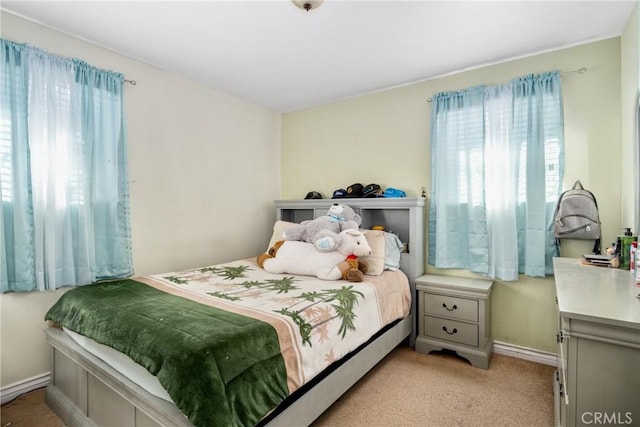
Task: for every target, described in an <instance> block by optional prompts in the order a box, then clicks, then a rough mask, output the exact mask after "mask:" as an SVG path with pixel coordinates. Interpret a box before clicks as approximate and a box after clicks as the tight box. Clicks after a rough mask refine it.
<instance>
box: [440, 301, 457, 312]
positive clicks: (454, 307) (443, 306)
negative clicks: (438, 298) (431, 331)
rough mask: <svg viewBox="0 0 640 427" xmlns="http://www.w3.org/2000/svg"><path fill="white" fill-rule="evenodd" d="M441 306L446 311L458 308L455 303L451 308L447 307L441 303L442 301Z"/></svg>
mask: <svg viewBox="0 0 640 427" xmlns="http://www.w3.org/2000/svg"><path fill="white" fill-rule="evenodd" d="M442 308H444V309H445V310H447V311H453V310H457V309H458V306H457V305H455V304H453V307H452V308H449V307H447V304H446V303H444V302H443V303H442Z"/></svg>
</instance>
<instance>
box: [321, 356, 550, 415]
mask: <svg viewBox="0 0 640 427" xmlns="http://www.w3.org/2000/svg"><path fill="white" fill-rule="evenodd" d="M554 370H555V368H554V367H551V366H547V365H541V364H538V363H534V362H529V361H526V360H522V359H516V358H513V357H508V356H503V355H499V354H494V355H493V358H492V360H491V364H490V366H489V369H488V370H484V369H479V368H474V367H473V366H471V365H470V364H469V363H468V362H467V361H466V360H464V359H462V358H459V357H458V356H456V355H455V354H453V353H449V352H432V353H430V354H428V355H426V354H420V353H416V352H415V351H413V350H412V349H410V348H408V347H400V348H398V349H396V350H395V351H394V352H392V353H391V354H390V355H389V356H388V357H386V358H385V359H384V360H383V361H382V362H380V363H379V364H378V365H377V366H376V367H375V368H374V369H373V370H372V371H371V372H369V374H367V376H366V377H364V378H363V379H362V380H360V381H359V382H358V383H357V384H356V385H354V386H353V387H352V388H351V389H350V390H349V392H348V393H346V394H345V395H344V396H342V397H341V398H340V399H339V400H338V401H337V402H336V403H334V404H333V406H332V407H331V408H330V409H329V410H328V411H327V412H325V413H324V414H323V415H322V416H320V418H318V419H317V420H316V422H315V423H314V427H332V426H340V427H356V426H402V427H410V426H421V427H428V426H438V427H448V426H487V427H489V426H491V427H493V426H509V427H516V426H523V427H537V426H539V427H546V426H552V425H553V423H554V418H553V381H552V375H553V372H554Z"/></svg>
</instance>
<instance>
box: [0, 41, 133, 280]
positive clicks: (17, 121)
mask: <svg viewBox="0 0 640 427" xmlns="http://www.w3.org/2000/svg"><path fill="white" fill-rule="evenodd" d="M0 42H1V48H2V63H1V67H2V69H1V71H2V74H1V76H0V80H1V82H2V91H3V97H2V127H3V132H2V135H1V139H0V144H1V145H0V147H1V148H2V151H1V157H0V168H1V169H0V171H1V174H0V184H1V188H2V205H3V209H2V229H1V230H2V235H1V236H0V248H1V250H2V252H1V253H0V255H1V256H2V258H1V259H0V270H2V272H3V273H2V275H1V276H0V280H1V283H0V284H1V286H2V292H8V291H31V290H35V289H38V290H45V289H56V288H58V287H61V286H67V285H80V284H86V283H90V282H94V281H96V280H100V279H104V278H114V277H126V276H129V275H131V274H132V273H133V264H132V256H131V229H130V218H129V215H130V213H129V192H128V178H127V158H126V141H125V132H124V129H125V123H124V109H123V83H124V78H123V76H122V75H121V74H118V73H114V72H109V71H104V70H99V69H96V68H95V67H92V66H90V65H88V64H86V63H85V62H82V61H79V60H74V59H68V58H61V57H58V56H55V55H51V54H49V53H47V52H44V51H42V50H40V49H36V48H33V47H30V46H27V45H24V44H16V43H13V42H11V41H7V40H3V39H0ZM5 94H7V95H8V96H5Z"/></svg>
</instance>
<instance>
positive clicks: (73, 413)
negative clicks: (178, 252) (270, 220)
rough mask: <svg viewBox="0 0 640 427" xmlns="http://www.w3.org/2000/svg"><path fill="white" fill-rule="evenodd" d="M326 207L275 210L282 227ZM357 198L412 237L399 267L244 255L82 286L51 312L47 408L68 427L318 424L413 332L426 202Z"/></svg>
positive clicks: (369, 215)
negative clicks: (292, 263)
mask: <svg viewBox="0 0 640 427" xmlns="http://www.w3.org/2000/svg"><path fill="white" fill-rule="evenodd" d="M309 202H311V203H309ZM319 202H321V201H315V200H314V201H306V202H296V203H295V204H294V205H287V203H288V202H287V203H280V204H278V203H276V205H277V215H278V219H279V220H280V221H278V222H277V223H276V226H277V225H278V224H282V223H283V222H289V221H282V220H283V219H291V218H290V216H291V215H293V216H296V215H298V216H299V215H300V214H302V215H306V213H305V212H309V211H308V209H309V207H311V212H313V213H312V215H317V214H320V213H321V212H322V206H323V204H322V203H319ZM372 202H378V203H373V204H371V203H372ZM323 203H328V201H323ZM345 203H346V202H345ZM347 204H349V205H350V206H352V207H354V209H358V211H359V212H360V214H361V215H362V217H363V227H368V226H371V225H372V221H373V222H375V223H376V225H379V223H380V222H381V221H382V220H383V219H386V220H388V221H389V222H390V224H387V226H389V228H395V229H397V230H401V232H400V233H398V234H400V238H401V240H402V241H404V242H408V240H409V237H410V236H411V237H412V238H413V241H412V242H411V247H412V248H414V249H415V250H413V251H411V252H410V251H406V250H405V251H404V253H403V254H402V256H401V260H400V262H399V267H400V268H399V269H397V270H396V271H388V270H387V271H384V272H381V273H380V274H379V275H376V274H374V275H367V276H365V281H364V282H362V283H350V282H346V281H333V282H327V281H322V280H318V279H316V278H313V277H307V276H304V277H303V276H294V275H286V274H285V275H274V274H270V273H267V272H265V271H264V270H262V269H261V268H260V267H258V265H257V264H256V262H255V259H245V260H237V261H232V262H229V263H224V264H220V265H214V266H205V267H200V268H195V269H189V270H185V271H179V272H169V273H163V274H157V275H149V276H143V277H137V278H134V279H130V280H122V281H114V282H110V283H100V284H95V285H88V286H83V287H78V288H76V289H74V290H72V291H69V292H67V293H66V294H65V295H64V296H63V297H62V298H61V300H60V301H59V302H58V303H57V304H56V305H54V307H53V308H52V310H50V312H49V313H48V314H47V318H48V319H49V321H50V322H51V324H52V326H53V327H50V328H47V329H46V334H47V340H48V342H49V343H50V344H51V346H52V383H51V384H50V385H49V386H48V387H47V392H46V400H47V403H48V404H49V405H50V406H51V407H52V409H53V410H54V411H55V412H56V413H57V414H58V415H59V416H60V417H61V418H62V420H63V421H64V422H65V423H66V424H67V425H70V426H74V425H105V426H109V425H119V426H137V427H140V426H150V425H155V426H172V425H175V426H191V425H286V426H291V425H296V426H298V425H309V424H311V423H312V422H313V420H314V419H315V418H317V417H318V416H319V415H320V414H321V413H322V412H323V411H324V410H325V409H326V408H328V407H329V406H330V405H331V404H332V403H333V402H334V401H335V400H336V399H337V398H338V397H339V396H340V395H342V394H343V393H344V392H345V391H346V390H348V388H349V387H350V386H351V385H353V384H354V383H355V382H357V381H358V379H360V378H361V377H362V376H363V375H364V374H366V372H368V371H369V370H370V369H371V368H372V367H373V366H375V364H376V363H377V362H378V361H380V360H381V359H382V358H383V357H384V356H385V355H386V354H388V353H389V352H390V351H392V350H393V349H394V348H395V347H396V346H397V345H399V344H401V343H403V342H407V343H411V342H412V337H414V335H415V332H414V330H415V319H414V316H413V312H414V311H415V310H414V307H415V301H414V295H415V289H414V286H413V281H414V280H415V275H416V271H419V268H418V270H416V265H415V264H416V263H418V264H421V263H423V262H424V261H423V260H424V257H423V252H422V250H419V249H421V248H422V247H423V243H422V240H421V238H420V237H416V235H417V236H422V235H423V233H421V232H420V231H421V230H422V224H423V222H424V218H423V216H422V214H421V212H422V211H423V209H424V200H423V199H411V200H402V201H386V200H375V199H374V200H373V201H365V200H358V201H356V200H353V201H350V203H347ZM413 209H416V210H417V212H419V213H420V214H418V215H416V212H415V211H413ZM385 213H386V215H385ZM276 226H274V236H277V235H278V233H280V232H281V230H279V229H277V228H278V227H276ZM416 232H418V233H416ZM407 233H408V234H407ZM403 234H405V235H404V236H403ZM403 237H404V238H403ZM272 239H273V238H272ZM372 246H373V245H372ZM387 251H388V249H387ZM374 252H375V251H374ZM409 254H411V255H409ZM378 255H379V254H378ZM382 256H383V257H384V255H382ZM387 258H388V253H387ZM392 270H394V269H393V268H392ZM159 307H161V308H159ZM113 313H116V315H115V316H114V315H113ZM109 316H111V317H109ZM178 316H180V317H178ZM209 322H210V323H209ZM204 325H206V326H204ZM215 325H218V326H217V329H215V328H214V326H215ZM214 338H215V339H214ZM209 340H210V341H209ZM100 343H104V344H109V345H108V346H105V345H104V344H100ZM220 343H222V344H220ZM249 344H252V345H253V344H255V345H254V346H252V347H251V346H249ZM186 348H189V349H190V350H189V352H187V351H186V350H185V349H186ZM116 350H119V351H116ZM161 350H162V351H161ZM123 353H124V354H127V355H128V356H129V357H125V356H123ZM160 353H162V354H160ZM211 356H213V359H209V357H211ZM132 359H135V361H137V362H138V363H137V364H136V363H133V360H132ZM141 365H144V368H141ZM204 366H209V368H207V369H205V368H203V367H204ZM211 372H213V374H211ZM152 373H153V375H152ZM187 415H188V416H187Z"/></svg>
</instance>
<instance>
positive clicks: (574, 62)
mask: <svg viewBox="0 0 640 427" xmlns="http://www.w3.org/2000/svg"><path fill="white" fill-rule="evenodd" d="M620 43H621V42H620V38H618V37H617V38H612V39H608V40H603V41H599V42H596V43H591V44H587V45H582V46H577V47H573V48H569V49H564V50H559V51H554V52H550V53H545V54H542V55H536V56H531V57H528V58H523V59H519V60H515V61H510V62H506V63H502V64H498V65H493V66H488V67H484V68H480V69H476V70H472V71H467V72H463V73H459V74H455V75H451V76H447V77H442V78H438V79H434V80H429V81H425V82H421V83H416V84H412V85H409V86H405V87H401V88H396V89H391V90H388V91H384V92H379V93H375V94H371V95H367V96H362V97H358V98H353V99H348V100H344V101H341V102H336V103H333V104H328V105H324V106H319V107H316V108H312V109H308V110H304V111H298V112H294V113H290V114H286V115H284V116H283V118H282V153H283V155H282V196H283V198H300V197H303V196H304V194H306V192H307V191H309V190H312V189H313V190H318V191H321V192H323V193H325V194H327V195H330V194H331V193H332V191H333V190H334V189H336V188H339V187H345V186H347V185H349V184H351V183H354V182H361V183H362V184H365V185H366V184H368V183H371V182H375V183H378V184H380V185H382V186H384V187H388V186H391V187H398V188H401V189H404V190H405V191H406V192H407V194H408V195H409V196H418V195H419V194H420V188H421V187H422V186H424V187H426V188H427V194H428V193H429V185H430V172H429V171H430V158H429V132H430V126H429V121H430V104H429V103H428V102H427V99H428V98H430V97H431V96H432V94H434V93H437V92H440V91H447V90H456V89H464V88H467V87H470V86H474V85H478V84H492V83H501V82H506V81H508V80H509V79H511V78H513V77H517V76H521V75H525V74H529V73H537V72H542V71H547V70H551V69H559V70H561V71H571V70H577V69H579V68H582V67H586V68H587V69H588V71H587V72H586V73H584V74H578V75H572V76H567V77H564V78H563V80H562V84H563V93H564V108H565V173H564V182H563V184H564V187H565V188H568V187H569V186H571V185H572V184H573V182H574V181H575V180H576V179H580V180H581V181H582V183H583V184H584V185H585V187H587V188H589V189H590V190H592V191H593V192H594V193H595V194H596V197H597V199H598V204H599V206H600V207H601V208H600V209H601V215H602V220H603V233H604V236H605V237H604V241H605V242H610V241H612V239H614V236H615V235H616V234H617V233H618V231H619V230H620V227H621V226H622V223H621V214H620V210H621V209H620V208H621V192H622V191H625V190H623V189H621V188H620V182H621V173H620V156H621V143H620V141H621V139H620V133H621V131H620V105H621V104H620V90H621V88H620V73H621V71H620V67H621V58H620ZM336 170H339V171H341V172H340V173H335V172H332V171H336ZM584 243H585V242H577V243H576V244H573V245H571V244H566V245H565V246H564V247H563V255H565V256H576V255H579V254H580V253H582V252H583V251H588V250H589V249H590V246H589V244H586V245H585V244H584ZM427 270H428V272H430V273H441V274H463V275H465V273H464V272H457V271H438V270H436V269H434V268H433V267H431V266H428V268H427ZM554 297H555V291H554V286H553V279H552V278H547V279H530V278H524V277H523V278H522V279H521V280H520V281H519V282H515V283H500V282H498V283H496V286H495V287H494V292H493V296H492V303H493V304H492V322H493V324H492V332H493V337H494V339H495V340H498V341H502V342H507V343H511V344H515V345H520V346H524V347H529V348H533V349H537V350H541V351H547V352H555V350H556V348H555V334H556V323H557V311H556V306H555V303H554Z"/></svg>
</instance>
